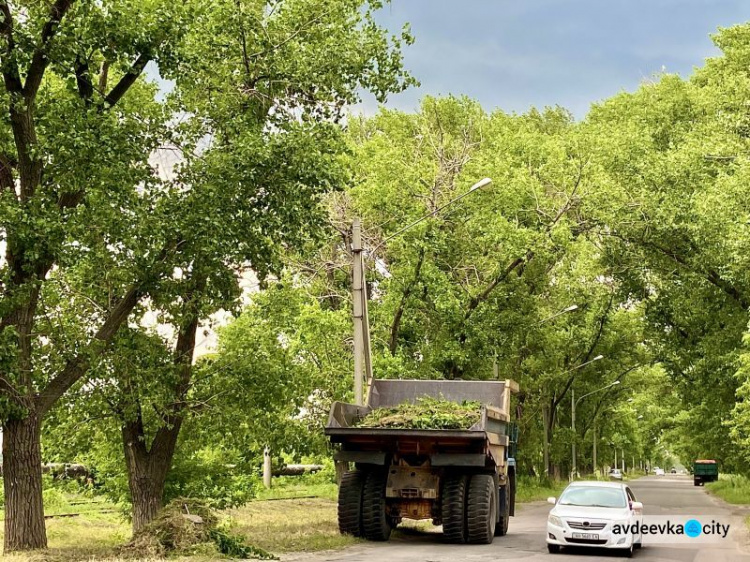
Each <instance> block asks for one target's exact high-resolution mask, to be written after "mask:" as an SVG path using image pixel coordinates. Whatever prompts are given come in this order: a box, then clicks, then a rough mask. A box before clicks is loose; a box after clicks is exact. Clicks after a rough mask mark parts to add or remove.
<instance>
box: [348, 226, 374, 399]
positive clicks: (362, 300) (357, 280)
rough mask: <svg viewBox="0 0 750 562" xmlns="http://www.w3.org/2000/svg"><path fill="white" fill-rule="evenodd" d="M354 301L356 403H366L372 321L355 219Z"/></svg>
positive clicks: (353, 255) (370, 369) (363, 261)
mask: <svg viewBox="0 0 750 562" xmlns="http://www.w3.org/2000/svg"><path fill="white" fill-rule="evenodd" d="M352 258H353V259H352V263H353V266H354V267H353V271H352V302H353V304H354V314H353V317H354V403H355V404H358V405H360V406H361V405H362V404H364V392H363V391H364V387H365V382H367V383H368V384H369V382H370V380H371V379H372V359H371V357H372V356H371V351H370V322H369V318H368V315H367V283H366V281H365V260H364V256H363V255H362V225H361V223H360V221H359V219H354V224H353V225H352Z"/></svg>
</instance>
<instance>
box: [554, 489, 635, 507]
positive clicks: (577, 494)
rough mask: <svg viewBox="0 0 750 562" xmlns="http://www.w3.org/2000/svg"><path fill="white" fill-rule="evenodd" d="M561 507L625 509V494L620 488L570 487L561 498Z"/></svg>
mask: <svg viewBox="0 0 750 562" xmlns="http://www.w3.org/2000/svg"><path fill="white" fill-rule="evenodd" d="M558 503H559V504H560V505H576V506H581V507H612V508H622V507H625V494H623V493H622V489H619V488H605V487H602V486H569V487H568V488H566V489H565V491H564V492H563V493H562V496H560V501H559V502H558Z"/></svg>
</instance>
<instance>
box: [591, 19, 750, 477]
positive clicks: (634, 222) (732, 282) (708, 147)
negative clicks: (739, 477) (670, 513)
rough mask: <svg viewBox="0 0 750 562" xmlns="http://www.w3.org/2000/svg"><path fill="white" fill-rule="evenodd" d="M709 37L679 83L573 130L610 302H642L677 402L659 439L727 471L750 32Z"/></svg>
mask: <svg viewBox="0 0 750 562" xmlns="http://www.w3.org/2000/svg"><path fill="white" fill-rule="evenodd" d="M714 40H715V42H716V44H717V45H718V46H719V47H720V48H721V49H722V51H723V55H722V56H720V57H717V58H714V59H711V60H709V61H708V62H707V64H706V66H705V67H704V68H702V69H699V70H698V71H696V73H695V74H694V75H693V76H692V77H691V78H690V79H689V80H683V79H681V78H679V77H677V76H673V75H664V76H662V77H660V78H659V79H658V80H656V81H655V82H653V83H651V84H646V85H644V86H642V87H641V88H640V89H639V90H638V91H637V92H635V93H633V94H621V95H619V96H616V97H615V98H613V99H611V100H608V101H607V102H605V103H603V104H601V106H599V107H597V108H595V109H594V110H593V111H592V112H591V114H590V116H589V117H588V118H587V120H586V123H585V124H584V126H583V127H584V129H586V131H587V135H589V136H590V138H592V139H596V143H595V145H594V144H592V145H591V154H592V161H593V162H594V163H595V165H597V166H598V167H600V168H601V169H602V171H603V172H604V173H603V176H602V186H603V188H602V189H601V190H600V191H599V197H595V198H592V199H591V200H590V204H591V205H590V207H589V208H588V209H586V211H585V212H586V214H587V216H588V217H589V218H590V220H591V221H592V222H593V223H596V224H597V226H596V230H597V231H598V232H600V234H601V236H602V240H603V241H604V244H603V250H604V252H605V259H606V261H607V262H608V263H609V264H611V268H612V271H613V272H614V274H615V276H616V278H617V279H618V282H619V285H620V287H621V290H622V295H621V297H620V298H621V299H622V300H625V301H630V302H641V303H642V305H643V307H644V312H645V322H646V324H645V326H646V331H645V337H646V339H647V341H648V342H649V345H650V348H651V349H652V352H653V356H654V359H655V360H656V361H659V362H660V363H661V364H662V365H663V367H664V368H665V369H666V371H667V373H669V375H670V377H671V380H672V384H673V385H674V389H675V392H676V393H677V395H678V396H679V397H680V399H681V402H682V409H683V411H682V412H681V414H680V415H679V416H678V418H677V424H676V427H675V428H673V429H672V430H671V431H670V432H669V434H670V435H671V438H672V441H673V443H674V445H675V448H676V449H678V450H679V451H680V452H681V455H682V459H683V462H685V463H687V462H689V461H691V460H692V459H693V458H695V457H699V456H700V457H711V458H717V459H719V460H720V461H722V464H723V466H724V469H726V470H737V469H741V466H740V465H739V464H738V463H737V462H736V460H735V459H737V458H738V450H737V449H736V448H735V447H734V446H733V444H732V440H731V439H730V433H729V427H728V426H727V425H726V424H725V423H724V421H725V420H727V419H728V418H729V417H730V416H731V411H732V409H733V408H734V405H735V401H736V395H735V391H736V388H737V379H736V378H735V376H734V375H735V373H736V372H737V371H738V368H739V367H740V354H741V351H742V337H743V333H744V332H746V330H747V325H748V306H750V298H749V295H750V278H749V277H748V275H747V273H748V268H747V255H748V254H747V249H748V248H747V244H748V236H747V231H746V230H747V229H746V224H745V219H744V218H743V217H744V213H745V211H744V209H745V208H746V204H747V187H746V186H747V177H748V167H747V159H746V157H745V156H746V155H747V151H748V136H747V131H746V125H745V120H746V116H745V111H744V109H743V108H744V106H745V104H746V102H747V99H748V92H749V91H750V89H749V88H748V85H750V74H748V72H747V61H748V44H750V27H749V26H748V25H741V26H736V27H734V28H731V29H727V30H722V31H721V32H720V33H718V34H717V35H716V36H715V38H714ZM740 380H742V379H740ZM707 389H710V390H707ZM735 411H737V410H735ZM695 435H701V436H702V438H701V439H700V440H696V439H695ZM740 442H741V441H740Z"/></svg>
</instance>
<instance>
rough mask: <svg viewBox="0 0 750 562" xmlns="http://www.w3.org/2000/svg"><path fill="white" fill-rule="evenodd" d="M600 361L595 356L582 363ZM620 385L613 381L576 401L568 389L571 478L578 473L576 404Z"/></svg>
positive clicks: (599, 356)
mask: <svg viewBox="0 0 750 562" xmlns="http://www.w3.org/2000/svg"><path fill="white" fill-rule="evenodd" d="M600 359H604V356H602V355H597V356H596V357H594V358H593V359H592V360H591V361H588V362H587V363H584V364H583V365H588V364H589V363H593V362H594V361H598V360H600ZM583 365H579V367H578V368H580V367H582V366H583ZM618 384H620V381H615V382H613V383H610V384H608V385H607V386H603V387H601V388H597V389H596V390H592V391H591V392H589V393H587V394H584V395H583V396H581V397H580V398H578V400H576V397H575V396H576V395H575V389H574V388H571V389H570V428H571V429H572V431H573V435H572V436H571V437H572V438H571V450H572V456H573V470H572V471H571V472H572V474H573V476H575V475H576V474H577V473H578V467H577V466H576V406H577V405H578V402H580V401H581V400H583V399H584V398H586V397H587V396H591V395H592V394H594V393H596V392H601V391H603V390H607V389H608V388H610V387H613V386H616V385H618Z"/></svg>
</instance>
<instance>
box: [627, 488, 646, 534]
mask: <svg viewBox="0 0 750 562" xmlns="http://www.w3.org/2000/svg"><path fill="white" fill-rule="evenodd" d="M625 493H626V494H627V496H628V505H632V502H636V501H638V500H637V499H635V494H634V493H633V490H631V489H630V486H625ZM630 513H631V523H636V524H637V525H638V535H637V536H638V538H637V540H636V542H638V543H641V542H643V537H642V536H641V530H640V529H641V523H643V511H642V510H638V511H633V510H632V509H631V510H630Z"/></svg>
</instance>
